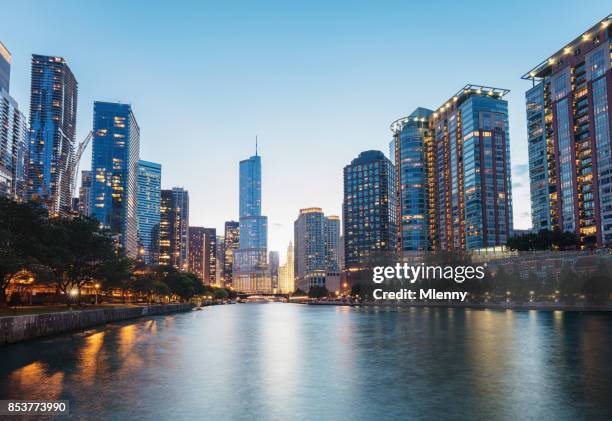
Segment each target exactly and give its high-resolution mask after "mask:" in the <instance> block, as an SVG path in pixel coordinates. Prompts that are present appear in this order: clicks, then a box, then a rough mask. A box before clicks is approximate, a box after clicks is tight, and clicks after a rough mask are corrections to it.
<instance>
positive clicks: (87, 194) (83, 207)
mask: <svg viewBox="0 0 612 421" xmlns="http://www.w3.org/2000/svg"><path fill="white" fill-rule="evenodd" d="M92 181H93V177H92V173H91V170H83V171H81V187H80V188H79V213H80V214H81V215H87V216H89V215H91V185H92Z"/></svg>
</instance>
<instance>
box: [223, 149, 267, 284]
mask: <svg viewBox="0 0 612 421" xmlns="http://www.w3.org/2000/svg"><path fill="white" fill-rule="evenodd" d="M239 210H240V246H239V248H238V249H237V250H234V261H233V275H232V277H233V279H232V282H233V284H234V288H235V289H237V290H239V291H244V292H269V291H271V289H272V286H271V279H270V274H269V272H268V262H267V260H268V250H267V249H268V218H267V217H265V216H262V215H261V157H260V156H259V155H257V151H256V152H255V155H254V156H252V157H250V158H249V159H245V160H243V161H240V209H239Z"/></svg>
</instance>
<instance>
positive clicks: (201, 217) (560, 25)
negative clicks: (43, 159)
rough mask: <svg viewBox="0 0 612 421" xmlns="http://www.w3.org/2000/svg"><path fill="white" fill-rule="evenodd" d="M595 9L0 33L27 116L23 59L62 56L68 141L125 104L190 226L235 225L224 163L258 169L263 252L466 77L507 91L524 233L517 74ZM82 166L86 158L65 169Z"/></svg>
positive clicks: (194, 20)
mask: <svg viewBox="0 0 612 421" xmlns="http://www.w3.org/2000/svg"><path fill="white" fill-rule="evenodd" d="M610 9H611V7H610V2H609V1H589V2H577V1H566V0H557V1H549V2H537V1H506V2H499V1H481V2H475V1H474V2H459V1H442V2H435V1H431V2H425V1H421V2H418V3H417V2H415V3H414V4H410V3H409V2H407V1H405V2H399V1H398V2H382V1H379V2H374V1H371V2H358V1H346V2H339V1H336V2H332V1H305V2H288V1H279V2H259V1H258V2H252V1H248V2H235V1H234V2H221V1H213V2H201V1H197V2H196V1H194V2H182V1H170V2H167V1H166V2H145V1H141V2H138V1H109V0H106V1H87V2H85V1H12V2H4V3H3V4H2V5H1V6H0V10H1V13H2V17H1V22H2V24H1V25H0V40H1V41H2V42H3V43H4V44H5V45H6V46H7V48H8V49H9V50H10V51H11V53H12V54H13V66H12V74H11V93H12V95H13V96H14V97H15V99H17V101H18V102H19V104H20V106H21V108H22V110H24V112H26V114H27V113H28V107H29V88H30V55H31V54H32V53H38V54H49V55H58V56H63V57H64V58H66V60H67V61H68V63H69V65H70V67H71V69H72V71H73V73H74V74H75V76H76V78H77V80H78V82H79V110H78V111H79V113H78V122H77V129H78V135H79V138H83V137H84V136H85V135H86V133H87V132H88V131H89V130H91V126H92V109H93V101H94V100H105V101H124V102H129V103H131V104H132V107H133V110H134V113H135V115H136V118H137V120H138V122H139V125H140V129H141V150H140V156H141V158H142V159H146V160H149V161H154V162H159V163H161V164H162V166H163V173H162V186H163V187H164V188H170V187H173V186H182V187H185V188H187V189H188V190H189V195H190V200H191V206H190V224H191V225H201V226H207V227H215V228H217V232H218V233H222V231H223V223H224V221H226V220H230V219H237V218H238V162H239V160H241V159H244V158H247V157H249V156H250V155H252V154H253V153H254V149H255V144H254V143H255V135H258V136H259V151H260V155H261V156H262V166H263V213H264V215H267V216H268V218H269V249H271V250H279V251H280V252H281V256H282V255H284V253H285V249H286V246H287V243H288V241H289V240H290V239H292V237H293V221H294V220H295V218H296V216H297V213H298V210H299V209H300V208H303V207H310V206H319V207H322V208H323V210H324V211H325V213H326V214H338V215H340V214H341V203H342V168H343V167H344V166H345V165H346V164H348V163H349V162H350V160H351V159H353V158H354V157H355V156H357V154H358V153H359V152H361V151H364V150H367V149H379V150H382V151H383V152H385V154H387V155H388V143H389V140H390V139H391V133H390V131H389V124H390V123H391V122H392V121H393V120H395V119H396V118H399V117H402V116H404V115H407V114H409V113H410V112H412V111H413V110H414V109H415V108H416V107H418V106H423V107H427V108H434V109H435V108H437V107H438V106H440V105H441V104H442V103H443V102H444V101H445V100H447V99H449V98H450V97H451V96H452V95H453V94H454V93H455V92H457V91H458V90H459V89H460V88H462V87H463V86H464V85H465V84H467V83H473V84H481V85H487V86H495V87H500V88H507V89H510V90H511V91H512V92H511V93H510V94H509V95H508V96H507V99H508V101H509V109H510V132H511V145H512V146H511V150H512V154H511V155H512V170H513V174H512V176H513V184H514V189H513V194H514V216H515V219H514V220H515V227H516V228H528V227H529V226H530V225H531V222H530V216H529V209H530V203H529V182H528V175H527V142H526V127H525V106H524V92H525V90H526V89H528V88H529V86H530V83H529V82H527V81H523V80H521V79H520V77H521V75H523V74H524V73H525V72H527V71H528V70H530V69H531V68H532V67H533V66H535V65H536V64H538V63H539V62H540V61H542V60H544V59H545V58H547V57H548V55H550V54H552V53H554V52H555V51H557V50H558V49H560V48H562V47H563V46H564V44H565V43H567V42H569V41H571V40H572V39H573V38H574V37H576V36H578V35H580V34H581V33H582V32H583V31H584V30H586V29H588V28H589V27H590V26H592V25H594V24H595V23H596V22H597V21H598V20H599V19H601V18H603V17H605V16H606V15H607V14H609V13H610V12H611V10H610ZM90 166H91V152H89V151H88V152H86V154H85V155H84V158H83V160H82V162H81V169H88V168H90Z"/></svg>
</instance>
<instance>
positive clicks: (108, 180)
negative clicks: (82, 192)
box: [91, 101, 140, 258]
mask: <svg viewBox="0 0 612 421" xmlns="http://www.w3.org/2000/svg"><path fill="white" fill-rule="evenodd" d="M93 133H94V136H93V144H92V159H91V165H92V173H93V177H94V179H93V184H92V187H91V206H92V207H91V214H92V215H93V216H95V217H96V218H97V219H98V221H100V223H101V224H102V225H103V226H104V227H106V228H108V229H109V230H110V231H111V233H113V234H118V235H119V241H120V243H121V245H122V246H123V247H124V249H125V251H126V253H127V255H128V256H130V257H131V258H136V257H137V255H138V219H137V218H138V216H137V208H136V205H137V200H138V198H137V195H138V172H139V166H138V159H139V151H140V128H139V127H138V123H137V122H136V117H135V116H134V113H133V112H132V107H131V106H130V105H129V104H120V103H112V102H100V101H96V102H94V127H93Z"/></svg>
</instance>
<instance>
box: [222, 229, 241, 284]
mask: <svg viewBox="0 0 612 421" xmlns="http://www.w3.org/2000/svg"><path fill="white" fill-rule="evenodd" d="M223 241H224V250H223V253H224V258H223V281H224V282H225V286H227V287H229V286H232V274H233V271H234V265H233V262H234V250H236V249H237V248H238V247H239V245H240V223H238V222H237V221H226V222H225V231H224V233H223Z"/></svg>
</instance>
